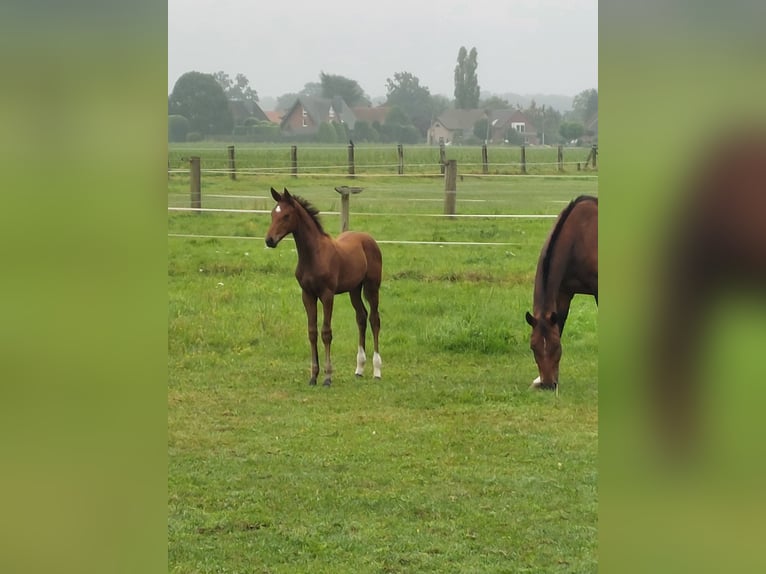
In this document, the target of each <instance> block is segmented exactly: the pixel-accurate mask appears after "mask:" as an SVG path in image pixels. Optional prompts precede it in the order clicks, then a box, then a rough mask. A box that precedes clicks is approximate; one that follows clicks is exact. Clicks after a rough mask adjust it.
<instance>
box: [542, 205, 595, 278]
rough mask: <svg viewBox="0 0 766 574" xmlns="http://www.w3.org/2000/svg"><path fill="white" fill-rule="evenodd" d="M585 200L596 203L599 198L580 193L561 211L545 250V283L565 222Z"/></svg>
mask: <svg viewBox="0 0 766 574" xmlns="http://www.w3.org/2000/svg"><path fill="white" fill-rule="evenodd" d="M583 201H593V202H594V203H598V198H597V197H593V196H592V195H580V196H578V197H576V198H575V199H573V200H572V201H570V202H569V205H567V206H566V208H564V211H562V212H561V215H560V216H559V219H558V221H557V222H556V226H555V227H554V228H553V231H552V232H551V239H550V241H548V248H547V249H546V250H545V257H544V258H543V285H546V284H547V283H548V275H549V274H550V268H551V258H552V257H553V249H554V247H555V246H556V241H557V240H558V238H559V235H561V230H562V229H563V228H564V224H565V223H566V220H567V218H568V217H569V214H570V213H572V210H573V209H574V208H575V206H576V205H577V204H578V203H581V202H583Z"/></svg>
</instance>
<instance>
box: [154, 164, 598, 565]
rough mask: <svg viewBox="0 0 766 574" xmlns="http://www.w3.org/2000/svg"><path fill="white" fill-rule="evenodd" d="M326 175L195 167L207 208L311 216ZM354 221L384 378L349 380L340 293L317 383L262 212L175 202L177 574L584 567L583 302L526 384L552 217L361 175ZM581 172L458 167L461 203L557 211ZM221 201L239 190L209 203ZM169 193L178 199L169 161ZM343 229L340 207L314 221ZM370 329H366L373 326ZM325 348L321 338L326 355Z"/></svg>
mask: <svg viewBox="0 0 766 574" xmlns="http://www.w3.org/2000/svg"><path fill="white" fill-rule="evenodd" d="M342 183H347V182H344V181H343V180H327V179H325V178H298V179H293V178H290V177H270V178H264V177H245V176H242V177H240V178H239V179H238V180H237V181H230V180H229V179H228V178H227V177H225V176H212V175H210V176H209V175H205V174H203V206H207V207H219V208H232V207H234V208H244V209H271V207H272V206H273V200H272V199H271V198H270V197H269V195H268V189H269V187H270V186H272V185H273V186H274V187H276V188H278V189H280V190H281V189H282V187H285V186H286V187H288V189H290V191H291V192H293V193H297V194H300V195H302V196H304V197H306V198H308V199H309V200H310V201H312V202H313V203H314V204H315V205H316V206H317V207H319V208H320V210H322V211H324V212H332V211H337V210H338V209H339V208H340V200H339V196H338V195H337V194H336V193H335V192H334V191H333V189H332V187H333V186H335V185H339V184H342ZM358 184H359V185H361V186H363V187H364V188H365V189H364V192H363V193H362V194H360V195H358V196H354V197H353V198H352V199H351V213H352V215H351V227H352V228H355V229H364V230H367V231H369V232H371V233H372V234H373V235H374V236H375V237H376V238H377V239H379V240H385V241H396V240H408V241H474V242H485V243H487V242H494V243H507V244H508V245H480V246H476V245H472V246H458V245H442V246H439V245H406V244H396V243H383V244H382V245H381V249H382V251H383V257H384V281H383V285H382V288H381V320H382V329H381V355H382V357H383V379H382V380H381V381H378V382H375V381H373V380H372V377H371V351H370V352H369V355H368V366H367V369H368V372H367V373H366V376H365V377H364V378H362V379H360V380H357V379H355V377H354V375H353V372H354V367H355V355H356V326H355V322H354V318H353V310H352V308H351V305H350V303H349V302H348V297H347V296H345V295H342V296H339V298H338V299H337V301H336V304H335V312H334V317H333V331H334V340H333V363H334V367H335V374H334V376H333V387H331V388H329V389H326V388H321V386H320V387H318V388H310V387H308V385H307V384H306V383H307V381H308V378H309V366H310V361H309V348H308V341H307V337H306V318H305V313H304V311H303V307H302V304H301V300H300V288H299V287H298V285H297V283H296V281H295V279H294V277H293V270H294V267H295V262H296V257H297V256H296V253H295V250H294V246H293V244H292V242H290V241H288V240H285V241H284V242H283V243H282V244H280V245H279V247H278V248H277V249H275V250H268V249H266V248H265V247H264V245H263V240H262V237H263V235H264V234H265V231H266V228H267V226H268V222H269V215H268V214H240V213H223V212H220V213H201V214H192V213H184V212H169V216H168V218H169V221H168V231H169V233H170V234H193V235H209V236H238V237H240V238H238V239H219V238H189V237H173V236H171V237H169V238H168V253H169V256H168V290H169V312H168V330H169V337H168V340H169V343H168V344H169V348H168V362H169V364H168V369H169V388H168V449H169V484H168V491H169V511H168V512H169V515H168V560H169V570H170V571H171V572H184V573H190V572H259V573H260V572H273V573H277V572H280V573H281V572H296V573H297V572H328V573H330V572H332V573H338V572H593V571H596V569H597V549H596V540H597V538H596V528H597V468H596V460H597V441H598V437H597V422H598V417H597V413H598V410H597V404H598V376H597V375H598V373H597V365H598V361H597V355H598V339H597V309H596V306H595V303H594V302H593V300H592V299H590V298H584V297H578V298H575V300H574V302H573V306H572V310H571V313H570V318H569V321H568V323H567V333H566V335H565V340H564V356H563V359H562V365H561V376H562V384H561V389H560V392H559V394H558V395H556V394H553V393H547V392H533V391H530V390H529V389H528V386H529V383H530V382H531V380H532V379H533V378H534V377H535V376H536V368H535V365H534V360H533V358H532V356H531V352H530V351H529V342H528V338H529V328H528V327H527V325H526V323H525V322H524V311H525V310H527V309H529V308H531V300H532V282H533V279H534V273H535V266H536V261H537V257H538V254H539V250H540V247H541V245H542V243H543V241H544V239H545V236H546V234H547V233H548V231H549V229H550V227H551V225H552V224H553V220H552V219H503V218H496V219H490V218H455V219H445V218H442V217H427V215H428V214H438V213H440V212H441V211H442V208H443V204H442V199H443V183H442V182H441V180H438V179H429V178H414V177H412V178H379V179H375V178H371V179H365V180H359V183H358ZM596 192H597V182H596V180H595V179H575V178H499V179H478V178H468V177H467V178H465V180H464V181H459V182H458V195H457V199H458V201H457V210H458V213H460V214H509V213H527V214H557V213H558V212H559V211H560V210H561V209H562V208H563V206H564V205H565V202H566V201H568V200H570V199H572V198H573V197H575V196H576V195H578V194H580V193H596ZM214 196H236V197H214ZM168 204H169V205H180V206H186V205H188V177H187V176H186V175H184V174H173V175H171V176H170V178H169V182H168ZM323 222H324V224H325V228H326V229H327V230H328V231H329V232H330V233H332V234H333V235H334V234H336V232H337V230H338V229H337V228H338V226H339V217H338V216H336V215H330V214H325V215H324V216H323ZM368 339H369V337H368ZM321 356H322V353H321V352H320V357H321Z"/></svg>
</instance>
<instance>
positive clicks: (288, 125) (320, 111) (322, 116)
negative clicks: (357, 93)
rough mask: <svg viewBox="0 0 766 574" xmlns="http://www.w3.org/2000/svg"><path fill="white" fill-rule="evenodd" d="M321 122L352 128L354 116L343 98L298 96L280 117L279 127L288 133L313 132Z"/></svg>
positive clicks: (354, 121) (316, 130)
mask: <svg viewBox="0 0 766 574" xmlns="http://www.w3.org/2000/svg"><path fill="white" fill-rule="evenodd" d="M323 122H327V123H331V124H332V123H341V124H346V126H347V127H348V129H350V130H353V129H354V124H355V123H356V117H355V116H354V113H353V112H352V111H351V108H349V107H348V106H347V105H346V102H344V101H343V98H340V97H335V98H333V99H331V100H329V99H326V98H315V97H310V96H299V97H298V99H296V100H295V103H294V104H293V105H292V107H291V108H290V109H289V110H287V112H286V113H285V115H284V116H283V117H282V121H281V123H280V128H281V129H282V131H283V132H287V133H290V134H315V133H317V132H318V131H319V126H320V125H321V124H322V123H323Z"/></svg>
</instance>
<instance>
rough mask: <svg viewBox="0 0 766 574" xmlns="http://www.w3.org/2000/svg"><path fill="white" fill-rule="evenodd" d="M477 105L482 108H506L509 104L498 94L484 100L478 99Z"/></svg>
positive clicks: (508, 107)
mask: <svg viewBox="0 0 766 574" xmlns="http://www.w3.org/2000/svg"><path fill="white" fill-rule="evenodd" d="M477 107H479V108H481V109H482V110H508V109H510V107H511V105H510V104H509V103H508V100H504V99H503V98H501V97H500V96H490V97H488V98H487V99H486V100H482V101H480V102H479V105H478V106H477Z"/></svg>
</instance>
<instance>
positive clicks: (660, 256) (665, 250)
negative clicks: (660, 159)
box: [647, 123, 766, 455]
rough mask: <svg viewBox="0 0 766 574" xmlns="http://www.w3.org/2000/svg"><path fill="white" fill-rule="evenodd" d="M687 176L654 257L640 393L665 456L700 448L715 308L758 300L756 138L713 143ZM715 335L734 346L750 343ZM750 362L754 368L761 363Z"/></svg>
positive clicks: (765, 254) (738, 136)
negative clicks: (652, 304) (646, 362)
mask: <svg viewBox="0 0 766 574" xmlns="http://www.w3.org/2000/svg"><path fill="white" fill-rule="evenodd" d="M693 168H694V169H693V170H692V172H691V173H690V174H689V175H688V176H687V178H686V179H687V180H686V181H685V182H683V184H682V186H683V187H682V190H681V198H680V201H679V202H678V205H677V206H676V208H675V210H674V211H673V216H672V217H671V218H670V222H671V224H669V225H668V228H669V231H668V238H667V241H666V242H664V243H663V246H662V250H661V252H658V253H657V254H656V260H657V261H658V263H659V280H658V281H657V284H656V286H655V290H656V292H657V295H658V300H657V303H656V307H657V309H656V315H655V317H654V319H653V321H652V322H651V328H650V330H649V333H648V335H649V340H650V341H649V343H648V347H649V348H650V349H651V351H652V352H651V353H650V358H651V359H652V361H651V362H652V364H651V370H650V376H649V377H648V381H647V382H648V388H649V390H650V394H651V398H652V399H653V402H654V404H653V407H654V409H655V413H654V414H655V415H657V416H658V420H657V422H658V428H659V430H660V432H661V437H660V438H661V441H662V443H663V448H665V449H666V450H667V451H668V452H670V453H672V454H673V455H677V454H679V452H678V451H679V449H680V451H681V452H682V453H685V452H684V451H685V450H686V449H691V450H692V451H694V449H696V448H698V447H699V446H700V445H699V444H698V443H699V441H700V439H701V438H703V435H704V433H703V432H702V423H703V422H704V420H705V416H706V413H705V411H704V407H705V406H706V403H707V402H708V401H705V400H703V394H704V393H709V392H710V390H709V386H708V385H709V384H710V383H711V382H712V383H713V384H716V385H718V384H721V383H723V381H720V380H716V381H707V380H706V379H707V378H712V377H710V376H709V374H707V373H705V372H704V369H703V366H704V365H705V358H706V357H705V349H706V347H707V345H710V342H709V337H711V335H712V334H713V333H712V332H711V329H712V328H713V326H714V325H715V321H714V320H712V319H714V318H715V314H716V308H717V306H718V305H720V304H721V303H722V302H726V301H729V302H735V303H736V302H738V301H741V302H744V304H745V305H748V306H749V305H752V304H753V303H756V302H758V301H763V300H764V299H766V129H765V128H764V126H763V125H759V124H757V123H756V124H753V125H750V126H747V127H744V128H742V127H741V126H735V127H733V128H732V130H731V131H730V132H724V133H719V134H716V137H715V139H714V141H713V142H711V143H709V144H708V145H706V149H705V150H704V152H703V153H702V154H700V157H699V158H697V163H696V164H695V165H693ZM751 300H752V303H751ZM756 316H757V315H754V317H756ZM753 320H755V319H753ZM724 332H726V333H727V334H726V339H729V340H731V341H737V344H738V345H744V346H747V345H750V344H753V342H752V341H750V340H749V337H748V336H744V335H742V334H741V333H740V332H738V331H734V332H728V331H724ZM750 337H751V336H750ZM750 360H751V361H752V363H753V365H759V364H762V362H763V357H762V356H760V355H759V354H758V353H753V354H752V356H751V359H750ZM737 368H738V369H740V372H742V371H747V369H748V368H752V367H750V366H749V365H748V364H740V365H737ZM735 378H736V377H735ZM744 380H747V376H745V377H744ZM730 382H742V380H740V381H726V383H730ZM754 382H755V381H754ZM758 382H761V381H758ZM705 383H707V384H705ZM710 404H712V403H710Z"/></svg>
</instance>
